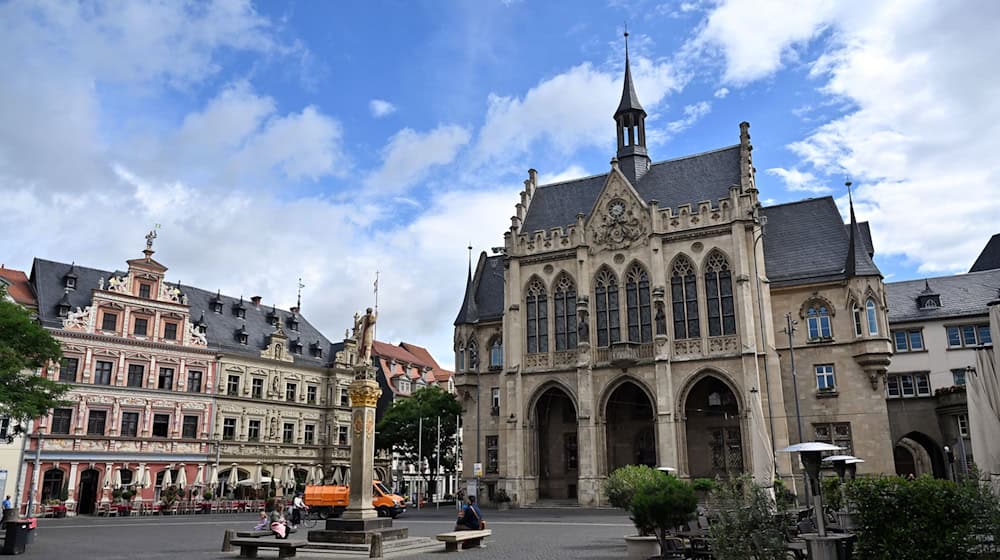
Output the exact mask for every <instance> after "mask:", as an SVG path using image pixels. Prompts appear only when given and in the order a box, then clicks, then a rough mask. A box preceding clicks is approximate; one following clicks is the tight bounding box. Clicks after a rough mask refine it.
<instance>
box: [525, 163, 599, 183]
mask: <svg viewBox="0 0 1000 560" xmlns="http://www.w3.org/2000/svg"><path fill="white" fill-rule="evenodd" d="M589 175H592V174H591V173H587V170H586V169H584V168H583V167H581V166H579V165H576V164H573V165H570V166H569V167H567V168H566V169H563V170H562V171H560V172H558V173H552V174H548V173H539V175H538V184H539V185H548V184H551V183H562V182H563V181H572V180H573V179H579V178H581V177H587V176H589Z"/></svg>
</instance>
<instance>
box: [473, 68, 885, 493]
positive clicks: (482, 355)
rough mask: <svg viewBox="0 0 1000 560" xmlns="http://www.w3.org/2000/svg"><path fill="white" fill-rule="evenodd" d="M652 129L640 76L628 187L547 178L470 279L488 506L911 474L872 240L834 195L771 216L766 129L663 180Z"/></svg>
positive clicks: (666, 169) (625, 134) (683, 163)
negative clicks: (615, 476)
mask: <svg viewBox="0 0 1000 560" xmlns="http://www.w3.org/2000/svg"><path fill="white" fill-rule="evenodd" d="M645 119H646V112H645V111H644V110H643V108H642V106H641V105H640V103H639V99H638V96H637V94H636V91H635V88H634V86H633V83H632V78H631V73H630V70H629V65H628V58H627V57H626V61H625V78H624V87H623V91H622V98H621V103H620V104H619V106H618V109H617V110H616V111H615V113H614V122H615V123H616V130H617V145H618V149H617V154H616V157H615V158H614V159H612V160H611V169H610V170H609V171H608V172H607V173H604V174H601V175H595V176H592V177H586V178H582V179H575V180H571V181H565V182H560V183H554V184H548V185H539V184H538V183H537V176H538V175H537V172H536V171H535V170H529V172H528V179H527V180H526V181H525V182H524V190H523V191H522V192H521V193H520V200H519V201H517V203H516V204H515V215H514V216H513V217H512V218H511V225H510V229H509V230H508V231H506V232H505V233H504V243H503V248H502V249H497V250H495V251H494V252H495V253H497V254H495V255H492V256H487V255H486V254H485V253H483V254H482V255H480V257H479V260H478V263H477V264H476V266H475V270H474V271H470V275H469V280H468V284H467V287H466V293H465V297H464V300H463V302H462V306H461V309H460V310H459V313H458V317H457V318H456V320H455V352H456V372H457V375H456V386H457V392H458V395H459V398H460V399H461V400H462V402H463V407H464V410H465V416H464V418H463V420H464V422H463V423H464V426H466V430H467V433H468V434H470V435H472V437H467V438H465V440H464V446H465V448H464V449H463V457H465V461H464V465H465V471H466V472H465V473H464V475H465V477H466V478H467V479H471V478H472V477H473V472H472V469H473V463H474V462H475V460H476V459H475V458H476V457H480V462H481V463H482V464H483V471H484V472H483V482H484V488H485V490H484V494H487V493H488V495H489V496H492V495H493V494H494V493H495V492H496V490H498V489H503V490H505V491H506V492H507V494H508V495H509V496H510V497H511V498H512V499H513V500H514V501H515V502H516V503H521V504H531V503H536V502H539V501H544V500H563V501H572V502H578V503H580V504H581V505H591V506H592V505H600V504H603V503H605V498H604V497H603V496H602V494H601V484H602V482H603V480H604V479H605V478H606V476H607V475H608V473H610V472H611V471H613V470H614V469H616V468H617V467H620V466H622V465H628V464H646V465H651V466H666V467H673V468H675V469H677V474H678V475H679V476H682V477H691V478H694V477H717V476H721V477H727V476H733V475H736V474H739V473H743V472H746V473H752V474H753V475H754V476H755V478H757V479H758V480H761V481H768V480H769V479H770V477H771V476H773V475H777V476H779V477H782V478H786V479H788V480H789V484H791V481H792V476H793V474H794V471H793V469H797V468H798V466H797V464H796V465H793V461H792V460H791V457H790V456H789V455H788V454H787V453H780V452H779V453H772V450H780V449H781V448H783V447H785V446H787V445H789V444H790V443H796V442H798V441H828V442H832V443H835V444H838V445H842V446H843V447H845V448H847V450H846V453H850V454H854V455H856V456H859V457H862V458H864V459H865V461H866V462H865V463H863V464H862V465H861V469H860V471H861V472H876V473H877V472H893V459H892V445H891V442H890V440H889V423H888V417H887V413H886V405H885V399H884V382H885V381H884V380H885V371H886V368H887V366H888V364H889V358H890V354H891V348H890V343H889V338H888V334H889V331H888V322H887V314H886V293H885V286H884V284H883V279H882V275H881V273H880V272H879V270H878V268H877V267H876V266H875V263H874V262H873V260H872V257H873V255H874V249H873V246H872V242H871V235H870V231H869V229H868V224H867V223H857V221H856V220H855V219H854V217H853V209H852V211H851V220H850V221H849V223H847V224H845V223H844V220H843V218H842V217H841V215H840V213H839V211H838V209H837V206H836V204H835V203H834V200H833V199H832V198H831V197H824V198H815V199H807V200H801V201H798V202H793V203H788V204H780V205H775V206H769V207H764V206H762V204H761V203H760V201H759V191H758V189H757V184H756V181H755V170H754V166H753V157H752V153H753V152H752V150H753V146H752V145H751V143H750V134H749V124H748V123H741V124H740V128H739V143H738V144H736V145H734V146H729V147H725V148H720V149H716V150H712V151H709V152H704V153H700V154H695V155H689V156H685V157H680V158H676V159H671V160H666V161H660V162H653V161H652V160H651V158H650V156H649V154H648V152H647V147H646V129H645ZM609 129H610V127H609ZM609 132H610V130H609ZM786 315H788V317H787V318H786ZM788 319H791V320H792V321H794V323H793V328H792V336H791V337H789V335H788V333H787V331H786V328H787V325H788ZM789 338H791V343H792V345H793V347H794V358H795V371H796V375H795V380H796V384H797V387H795V386H794V385H795V384H793V371H792V364H791V359H790V357H791V356H790V352H789V351H788V350H789ZM796 393H797V395H798V402H797V403H796V399H795V394H796ZM477 397H478V399H480V400H479V406H477ZM477 410H478V411H479V418H478V419H477V418H476V415H477ZM477 420H478V425H479V426H480V434H481V435H480V437H479V438H478V441H477V438H476V437H475V436H474V435H473V434H474V432H472V431H471V430H470V427H472V426H476V425H477ZM473 429H474V428H473ZM477 446H478V448H477ZM795 463H797V461H796V462H795ZM484 498H486V496H484Z"/></svg>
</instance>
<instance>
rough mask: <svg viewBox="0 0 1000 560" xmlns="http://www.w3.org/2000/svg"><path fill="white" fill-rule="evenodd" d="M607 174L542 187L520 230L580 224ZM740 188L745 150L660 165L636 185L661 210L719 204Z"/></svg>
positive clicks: (733, 149) (729, 149) (715, 152)
mask: <svg viewBox="0 0 1000 560" xmlns="http://www.w3.org/2000/svg"><path fill="white" fill-rule="evenodd" d="M607 178H608V174H607V173H603V174H601V175H593V176H590V177H583V178H581V179H574V180H572V181H565V182H562V183H552V184H548V185H540V186H539V187H538V188H536V189H535V194H534V196H533V197H532V199H531V204H530V205H529V206H528V212H527V214H526V215H525V216H524V223H523V224H522V225H521V232H523V233H531V232H533V231H536V230H548V229H549V228H553V227H566V226H568V225H570V224H575V223H576V215H577V214H584V215H589V214H590V211H591V210H592V209H593V208H594V203H595V202H596V201H597V197H598V196H599V195H600V194H601V189H602V188H603V187H604V183H605V181H607ZM739 184H740V147H739V145H735V146H729V147H727V148H721V149H718V150H713V151H710V152H704V153H701V154H695V155H690V156H685V157H681V158H677V159H671V160H666V161H660V162H657V163H654V164H652V165H651V166H650V168H649V171H647V172H646V173H645V174H644V175H643V176H642V177H641V178H640V179H639V182H638V184H636V185H633V186H634V187H635V189H636V192H638V193H639V196H641V197H642V198H643V200H644V201H646V202H647V203H648V202H649V201H650V200H656V201H658V202H659V206H660V208H673V209H674V211H676V210H677V208H678V207H679V206H681V205H683V204H691V205H692V206H694V205H696V204H698V203H699V202H702V201H704V200H710V201H712V203H713V204H717V203H718V201H719V199H722V198H728V197H729V188H730V187H732V186H734V185H736V186H738V185H739Z"/></svg>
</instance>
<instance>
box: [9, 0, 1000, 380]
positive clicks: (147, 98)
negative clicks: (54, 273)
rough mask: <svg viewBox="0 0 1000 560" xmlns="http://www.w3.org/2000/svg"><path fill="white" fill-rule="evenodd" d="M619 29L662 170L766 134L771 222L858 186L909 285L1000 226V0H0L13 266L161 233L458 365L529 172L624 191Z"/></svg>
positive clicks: (183, 254) (212, 274)
mask: <svg viewBox="0 0 1000 560" xmlns="http://www.w3.org/2000/svg"><path fill="white" fill-rule="evenodd" d="M626 21H627V22H628V26H629V31H630V32H631V37H630V48H631V53H632V62H633V73H634V75H635V77H636V82H637V89H638V94H639V98H640V100H641V101H642V103H643V104H644V106H645V108H646V110H647V111H648V112H649V115H650V116H649V120H648V122H647V129H648V131H649V136H650V152H651V155H652V157H653V158H654V160H661V159H668V158H672V157H677V156H682V155H686V154H690V153H695V152H700V151H704V150H709V149H714V148H718V147H722V146H727V145H731V144H734V143H736V142H737V140H738V123H739V122H740V121H742V120H748V121H750V123H751V125H752V127H751V134H752V137H753V143H754V146H755V151H754V157H755V164H756V166H757V177H758V184H759V186H760V188H761V195H762V198H764V199H765V200H766V201H768V203H780V202H785V201H791V200H798V199H801V198H804V197H808V196H826V195H833V196H835V197H836V198H837V200H838V203H840V204H841V207H842V210H843V211H844V212H845V214H846V192H845V190H844V188H843V182H844V178H845V176H850V177H851V178H852V179H853V181H854V184H855V189H856V190H855V201H856V206H857V210H858V215H859V218H860V219H866V220H870V221H871V224H872V230H873V234H874V236H875V242H876V250H877V262H878V264H879V265H880V267H881V269H882V271H883V272H884V273H885V275H886V276H887V278H888V279H890V280H900V279H908V278H917V277H922V276H927V275H941V274H948V273H953V272H960V271H964V270H966V269H967V268H968V267H969V266H970V264H971V262H972V261H973V260H974V258H975V256H976V255H977V254H978V251H979V250H980V249H981V248H982V246H983V245H984V244H985V243H986V240H987V239H988V238H989V236H990V235H992V234H993V233H996V232H997V231H998V230H1000V227H998V222H1000V221H998V219H997V216H998V215H1000V202H998V201H1000V196H997V195H998V194H1000V163H997V162H998V158H997V157H996V153H997V152H998V149H1000V145H998V144H1000V140H998V138H1000V130H998V129H1000V124H998V123H1000V101H997V100H998V99H1000V77H998V73H996V72H993V71H989V70H987V69H988V68H992V67H993V66H994V65H995V61H994V60H992V59H993V57H994V56H995V53H996V52H1000V40H998V38H997V36H996V34H995V32H994V29H995V27H996V24H997V23H998V22H1000V4H996V3H994V2H986V1H967V2H948V3H939V2H931V1H916V0H914V1H909V2H860V1H844V2H824V1H814V2H778V1H771V0H761V1H755V2H738V1H726V0H720V1H718V2H700V1H694V0H692V1H673V2H669V1H655V0H649V1H636V2H623V1H618V0H615V1H611V2H531V1H506V2H500V1H489V0H482V1H477V2H462V1H456V2H445V1H434V2H430V1H427V2H410V1H405V2H404V1H400V2H367V3H347V2H294V3H278V2H267V3H251V2H244V1H241V0H226V1H221V0H220V1H218V2H211V3H200V2H190V3H186V2H172V1H165V2H149V3H138V2H84V3H80V4H76V3H72V2H60V3H37V2H21V1H12V2H6V3H3V4H0V28H2V29H4V30H6V32H4V33H0V72H3V73H4V74H5V75H4V77H3V79H2V80H0V84H2V85H0V122H4V123H5V126H3V127H0V210H2V212H0V261H3V262H4V263H5V264H6V265H7V266H8V267H15V268H22V269H27V268H29V267H30V264H31V258H32V257H35V256H38V257H43V258H50V259H57V260H65V261H70V260H75V261H77V262H80V263H83V264H86V265H89V266H94V267H101V268H121V267H123V266H124V261H125V260H126V259H128V258H132V257H134V256H135V255H136V254H138V252H139V251H140V250H141V249H142V247H143V243H144V240H143V235H144V234H145V232H146V231H147V230H148V229H150V228H151V227H153V224H160V225H161V229H160V231H159V237H158V239H157V251H158V252H157V258H158V259H160V261H161V262H163V263H164V264H165V265H167V266H168V267H170V272H169V276H170V278H171V279H172V280H180V281H183V282H184V283H186V284H194V285H198V286H200V287H203V288H206V289H222V290H223V291H224V292H227V293H230V294H232V295H236V296H238V295H240V294H243V295H245V296H247V297H250V296H251V295H262V296H263V297H264V301H265V303H276V304H277V305H279V306H284V307H288V306H289V305H291V304H292V302H294V299H295V289H296V284H297V278H298V277H302V278H303V282H304V283H305V284H306V288H305V290H304V292H303V307H304V312H305V314H306V317H307V318H309V319H310V320H311V321H312V322H313V323H315V324H317V325H318V326H319V327H320V328H321V329H323V330H324V332H325V333H326V334H327V336H329V337H330V338H333V339H336V338H337V337H338V335H339V333H340V332H341V329H344V328H347V327H348V326H350V324H351V323H350V321H351V316H352V315H353V313H354V311H356V310H360V309H361V308H363V307H364V306H366V305H370V304H371V303H372V294H371V283H372V280H373V278H374V274H375V271H376V270H380V271H381V274H382V280H381V287H382V291H381V293H380V302H379V303H380V308H381V311H382V315H381V320H380V329H379V335H380V338H383V339H386V340H389V341H392V342H397V341H399V340H400V339H405V340H407V341H411V342H415V343H417V344H423V345H426V346H428V347H429V348H430V349H431V350H432V352H433V353H434V354H435V355H436V356H438V358H439V359H440V360H441V361H442V362H443V363H445V364H448V365H451V357H450V350H451V337H452V329H451V322H452V320H453V319H454V315H455V313H456V312H457V310H458V305H459V304H460V300H461V295H462V294H461V292H462V289H463V285H464V278H465V269H466V266H467V264H466V262H467V252H466V249H465V247H466V245H468V244H469V243H470V242H471V243H472V245H473V246H474V247H475V248H476V251H477V252H478V251H479V250H488V249H489V247H491V246H495V245H500V244H501V242H502V234H503V231H504V230H505V229H506V227H508V226H509V217H510V215H511V214H512V213H513V211H514V203H515V202H516V201H517V199H518V195H517V193H518V192H519V190H520V189H521V186H522V185H521V182H522V181H523V179H524V178H525V177H526V174H527V169H528V168H529V167H534V168H536V169H538V170H539V172H540V173H541V175H542V179H543V180H558V179H566V178H572V177H576V176H582V175H589V174H594V173H602V172H605V171H606V170H607V168H608V161H609V159H610V157H611V156H612V155H613V151H614V128H613V122H612V119H611V114H612V112H613V111H614V109H615V107H616V105H617V101H618V97H619V95H620V92H621V75H622V71H623V62H624V61H623V58H624V56H623V55H624V44H623V39H622V32H623V31H624V24H625V22H626Z"/></svg>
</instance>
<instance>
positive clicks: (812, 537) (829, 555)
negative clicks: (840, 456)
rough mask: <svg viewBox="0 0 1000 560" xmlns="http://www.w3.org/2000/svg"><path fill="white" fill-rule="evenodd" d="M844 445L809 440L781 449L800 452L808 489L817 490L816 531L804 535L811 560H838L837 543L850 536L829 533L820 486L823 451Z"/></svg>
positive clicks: (836, 449)
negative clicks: (827, 531) (827, 532)
mask: <svg viewBox="0 0 1000 560" xmlns="http://www.w3.org/2000/svg"><path fill="white" fill-rule="evenodd" d="M841 449H843V447H839V446H836V445H830V444H829V443H821V442H818V441H808V442H804V443H796V444H795V445H790V446H788V447H786V448H784V449H782V450H781V451H783V452H785V453H798V454H799V458H800V459H801V460H802V466H803V467H804V468H805V472H806V474H807V476H808V484H807V485H806V491H807V492H808V491H809V489H810V487H811V488H812V489H813V490H814V491H815V498H816V499H815V501H814V506H813V515H814V517H815V519H816V533H806V534H804V535H802V538H803V539H805V541H806V543H807V545H808V547H809V558H810V559H811V560H837V558H838V556H837V547H838V546H837V545H838V542H837V541H839V540H841V539H844V538H849V536H848V535H842V534H841V535H827V534H826V518H825V516H824V514H823V495H822V493H821V492H820V487H819V468H820V462H821V460H822V456H823V453H825V452H827V451H840V450H841Z"/></svg>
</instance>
